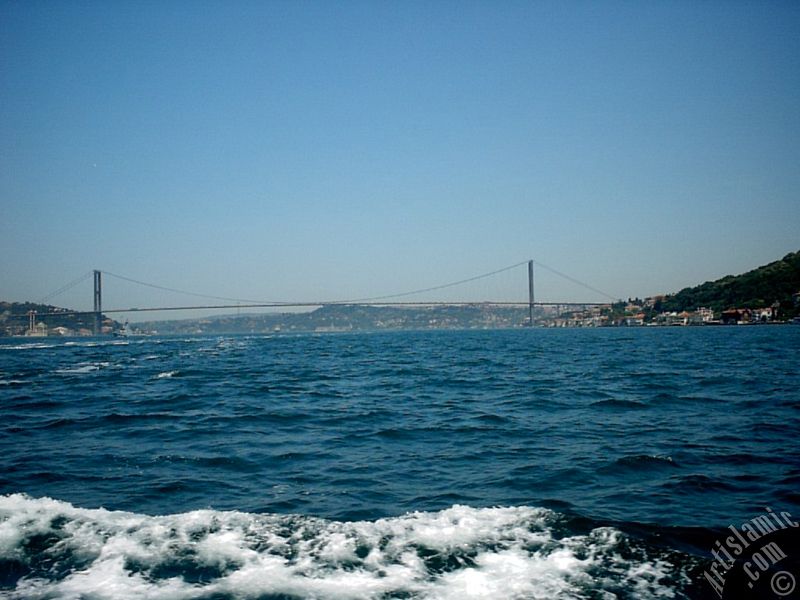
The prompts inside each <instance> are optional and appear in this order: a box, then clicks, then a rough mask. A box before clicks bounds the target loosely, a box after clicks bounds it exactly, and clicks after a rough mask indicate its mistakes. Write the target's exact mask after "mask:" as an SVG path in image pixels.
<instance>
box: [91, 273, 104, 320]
mask: <svg viewBox="0 0 800 600" xmlns="http://www.w3.org/2000/svg"><path fill="white" fill-rule="evenodd" d="M102 312H103V285H102V280H101V272H100V271H97V270H95V272H94V328H93V330H94V331H93V333H94V335H100V334H101V333H103V317H102Z"/></svg>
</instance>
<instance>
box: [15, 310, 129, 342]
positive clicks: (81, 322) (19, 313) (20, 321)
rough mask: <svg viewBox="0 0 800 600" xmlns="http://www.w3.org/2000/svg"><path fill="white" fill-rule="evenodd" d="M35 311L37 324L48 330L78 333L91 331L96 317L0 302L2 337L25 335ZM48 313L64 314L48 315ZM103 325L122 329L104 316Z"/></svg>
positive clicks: (87, 314)
mask: <svg viewBox="0 0 800 600" xmlns="http://www.w3.org/2000/svg"><path fill="white" fill-rule="evenodd" d="M32 310H35V311H36V312H37V313H38V314H37V317H36V322H37V323H44V324H45V325H47V327H48V329H52V328H54V327H66V328H67V329H69V330H71V331H73V332H77V331H79V330H81V329H84V330H87V329H88V330H91V329H92V327H93V325H94V315H93V314H91V313H79V314H74V313H72V312H71V311H70V310H68V309H66V308H60V307H58V306H51V305H49V304H37V303H35V302H0V336H8V335H23V334H24V333H25V331H27V329H28V313H29V312H30V311H32ZM46 313H64V314H47V316H44V314H46ZM103 324H104V325H105V326H111V327H113V328H114V329H118V328H119V327H120V325H119V323H117V322H116V321H111V320H110V319H108V318H107V317H106V316H105V315H103Z"/></svg>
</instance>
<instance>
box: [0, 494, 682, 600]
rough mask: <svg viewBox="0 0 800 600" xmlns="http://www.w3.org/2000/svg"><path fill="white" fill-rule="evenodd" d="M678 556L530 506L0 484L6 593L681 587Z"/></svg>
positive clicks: (382, 593) (651, 591) (466, 593)
mask: <svg viewBox="0 0 800 600" xmlns="http://www.w3.org/2000/svg"><path fill="white" fill-rule="evenodd" d="M674 556H675V553H674V552H673V553H667V552H664V551H658V550H654V549H652V548H650V549H645V548H644V547H643V546H636V544H635V543H633V541H632V540H631V539H630V538H628V537H627V536H626V535H625V534H623V533H622V532H620V531H619V530H617V529H614V528H612V527H597V528H594V529H591V530H587V531H582V532H571V533H570V532H565V531H564V519H563V517H561V516H560V515H559V514H558V513H555V512H553V511H551V510H548V509H545V508H534V507H526V506H521V507H506V508H471V507H467V506H459V505H454V506H452V507H451V508H448V509H445V510H442V511H439V512H414V513H409V514H406V515H403V516H400V517H393V518H385V519H379V520H376V521H355V522H342V521H330V520H324V519H319V518H314V517H307V516H299V515H275V514H265V515H260V514H251V513H242V512H221V511H215V510H197V511H192V512H187V513H182V514H175V515H167V516H147V515H141V514H135V513H129V512H118V511H108V510H105V509H84V508H78V507H75V506H73V505H71V504H68V503H66V502H61V501H58V500H53V499H49V498H38V499H34V498H31V497H29V496H27V495H24V494H12V495H8V496H0V595H5V597H7V598H13V599H21V598H26V599H45V598H48V599H49V598H89V597H91V598H93V599H97V600H101V599H106V598H108V599H111V598H114V599H115V600H124V599H127V598H131V599H132V598H150V599H161V598H163V599H170V600H175V599H190V598H191V599H203V598H205V599H209V600H210V599H212V598H213V599H215V600H217V599H237V598H259V599H263V598H282V599H291V598H315V599H370V598H374V599H377V598H415V599H420V600H422V599H438V600H448V599H451V598H452V599H456V598H458V599H469V598H504V599H515V598H516V599H522V598H558V597H564V598H583V597H606V596H608V597H614V596H613V595H615V596H616V597H631V598H633V597H635V598H664V597H684V596H683V595H682V594H681V592H680V591H676V590H678V589H679V588H681V586H683V585H685V584H686V580H687V577H686V574H685V573H684V571H683V569H684V568H685V565H684V566H683V567H681V566H678V565H675V564H673V562H671V561H672V560H673V558H674Z"/></svg>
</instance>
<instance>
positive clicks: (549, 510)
mask: <svg viewBox="0 0 800 600" xmlns="http://www.w3.org/2000/svg"><path fill="white" fill-rule="evenodd" d="M798 365H800V327H793V326H785V327H779V326H763V327H760V326H758V327H757V326H753V327H728V328H722V327H720V328H676V329H664V328H654V329H651V328H631V329H624V328H620V329H596V330H544V329H532V330H506V331H436V332H379V333H353V334H322V335H314V334H307V335H274V336H223V337H203V336H195V337H185V338H183V337H181V338H169V337H141V338H135V337H134V338H129V339H124V340H123V339H101V338H94V339H71V340H54V339H50V338H47V339H36V340H24V339H6V340H3V341H2V342H0V597H7V598H41V599H44V598H70V599H78V598H87V599H88V598H93V599H104V598H109V599H111V598H113V599H125V598H164V599H173V598H197V599H208V600H211V599H214V600H223V599H229V598H231V599H232V598H252V599H259V600H267V599H272V600H277V599H285V600H286V599H295V598H319V599H327V598H342V599H345V598H347V599H349V598H353V599H355V598H376V599H377V598H386V599H388V598H419V599H449V598H453V599H456V598H457V599H463V598H501V599H502V598H519V599H524V598H614V597H616V598H687V597H688V598H714V597H717V596H716V593H715V592H714V590H713V589H712V587H711V586H710V585H709V584H708V582H707V581H706V579H705V578H704V576H703V573H704V571H706V570H707V569H708V568H709V565H710V564H711V560H712V556H711V554H710V551H711V550H712V547H713V544H714V540H715V539H718V538H719V536H720V535H721V534H722V532H724V531H725V528H726V527H728V526H729V525H731V524H739V523H743V522H745V521H747V520H748V519H751V518H753V517H755V516H757V515H759V514H761V513H763V512H764V510H766V507H770V508H771V509H773V510H781V511H788V512H789V513H790V514H792V515H794V516H795V518H797V517H800V493H799V492H800V445H798V434H800V368H799V367H798ZM797 575H798V576H800V573H798V574H797Z"/></svg>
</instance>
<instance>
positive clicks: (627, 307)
mask: <svg viewBox="0 0 800 600" xmlns="http://www.w3.org/2000/svg"><path fill="white" fill-rule="evenodd" d="M581 308H582V309H580V310H576V309H575V308H574V307H566V306H565V307H558V306H537V307H536V308H535V311H534V325H535V326H537V327H614V326H616V327H620V326H626V327H636V326H691V325H741V324H786V323H797V322H798V320H800V251H798V252H794V253H790V254H787V255H786V256H784V257H783V258H782V259H781V260H777V261H774V262H772V263H769V264H768V265H764V266H761V267H758V268H757V269H753V270H751V271H748V272H746V273H743V274H741V275H735V276H734V275H728V276H726V277H723V278H721V279H718V280H715V281H709V282H706V283H703V284H701V285H698V286H695V287H691V288H684V289H682V290H680V291H679V292H677V293H675V294H667V295H662V296H653V297H649V298H644V299H640V298H629V299H628V300H627V301H619V302H614V303H608V304H601V305H592V306H589V305H587V306H586V307H581ZM31 311H35V312H37V313H58V312H64V313H65V314H64V315H63V316H62V315H58V314H49V315H48V316H46V317H45V316H42V317H37V318H35V319H34V326H33V328H31V326H30V314H31ZM92 319H93V315H92V314H90V313H82V314H75V313H71V311H69V310H68V309H64V308H59V307H55V306H51V305H44V304H36V303H32V302H23V303H17V302H0V337H18V336H34V337H44V336H88V335H91V334H92ZM526 326H529V320H528V309H527V307H523V306H520V307H507V306H506V307H504V306H496V305H490V304H482V303H475V304H471V305H466V306H447V305H436V306H428V307H414V308H411V307H396V306H364V305H325V306H321V307H319V308H317V309H315V310H312V311H308V312H301V313H279V314H278V313H270V314H241V315H238V314H237V315H221V316H215V317H206V318H198V319H181V320H171V321H149V322H142V323H137V324H135V326H133V327H130V328H128V327H125V326H124V325H123V324H121V323H119V322H118V321H114V320H112V319H109V318H107V317H105V316H104V318H103V332H104V334H120V333H123V334H137V333H139V334H166V335H169V334H222V333H279V332H337V331H381V330H409V329H415V330H419V329H509V328H517V327H526Z"/></svg>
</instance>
